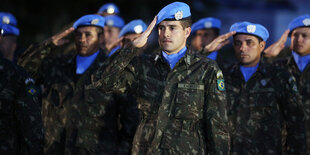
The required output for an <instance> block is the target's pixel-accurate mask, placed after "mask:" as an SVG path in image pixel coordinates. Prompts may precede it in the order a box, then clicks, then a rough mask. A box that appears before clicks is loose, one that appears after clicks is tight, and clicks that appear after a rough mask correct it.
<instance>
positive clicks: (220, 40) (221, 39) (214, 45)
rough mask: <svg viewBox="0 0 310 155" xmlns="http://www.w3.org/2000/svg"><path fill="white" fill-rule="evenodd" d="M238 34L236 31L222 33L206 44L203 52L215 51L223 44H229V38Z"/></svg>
mask: <svg viewBox="0 0 310 155" xmlns="http://www.w3.org/2000/svg"><path fill="white" fill-rule="evenodd" d="M234 34H236V32H235V31H232V32H228V33H226V34H223V35H220V36H218V37H216V38H215V39H214V40H213V41H212V42H211V43H210V44H208V45H206V46H205V47H204V49H203V53H204V54H205V53H209V52H214V51H218V50H219V49H221V48H222V47H223V46H225V45H227V44H228V43H229V40H227V39H228V38H230V37H231V36H233V35H234Z"/></svg>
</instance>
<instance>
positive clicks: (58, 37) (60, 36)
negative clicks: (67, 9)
mask: <svg viewBox="0 0 310 155" xmlns="http://www.w3.org/2000/svg"><path fill="white" fill-rule="evenodd" d="M73 31H74V28H73V27H70V28H68V29H66V30H65V31H63V32H60V33H57V34H55V35H53V36H52V37H51V38H50V40H51V41H52V43H53V44H54V45H55V46H61V45H63V44H65V43H68V42H69V40H68V39H64V38H65V37H66V36H68V35H69V34H70V33H72V32H73Z"/></svg>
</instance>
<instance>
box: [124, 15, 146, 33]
mask: <svg viewBox="0 0 310 155" xmlns="http://www.w3.org/2000/svg"><path fill="white" fill-rule="evenodd" d="M146 29H147V26H146V24H145V23H144V22H143V21H142V20H141V19H136V20H132V21H131V22H129V23H128V24H126V25H125V26H124V27H123V28H122V30H121V32H120V33H119V37H122V36H124V35H125V34H127V33H137V34H139V33H142V32H144V31H145V30H146Z"/></svg>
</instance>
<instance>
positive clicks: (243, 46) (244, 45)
mask: <svg viewBox="0 0 310 155" xmlns="http://www.w3.org/2000/svg"><path fill="white" fill-rule="evenodd" d="M245 49H246V44H245V43H242V44H241V46H240V48H239V50H240V51H242V52H244V51H245Z"/></svg>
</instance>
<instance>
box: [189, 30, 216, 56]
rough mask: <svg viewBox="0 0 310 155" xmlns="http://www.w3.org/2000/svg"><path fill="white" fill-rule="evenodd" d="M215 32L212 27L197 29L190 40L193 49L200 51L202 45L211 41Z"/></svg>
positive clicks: (214, 36)
mask: <svg viewBox="0 0 310 155" xmlns="http://www.w3.org/2000/svg"><path fill="white" fill-rule="evenodd" d="M216 37H217V34H216V33H215V30H214V29H202V30H197V31H196V34H195V36H194V37H193V38H192V40H191V45H192V47H193V49H194V50H196V51H200V50H201V49H202V48H203V47H204V46H206V45H208V44H209V43H211V42H212V41H213V40H214V39H215V38H216Z"/></svg>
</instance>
